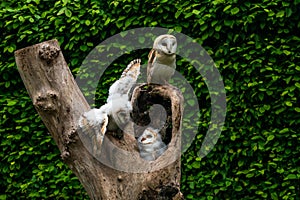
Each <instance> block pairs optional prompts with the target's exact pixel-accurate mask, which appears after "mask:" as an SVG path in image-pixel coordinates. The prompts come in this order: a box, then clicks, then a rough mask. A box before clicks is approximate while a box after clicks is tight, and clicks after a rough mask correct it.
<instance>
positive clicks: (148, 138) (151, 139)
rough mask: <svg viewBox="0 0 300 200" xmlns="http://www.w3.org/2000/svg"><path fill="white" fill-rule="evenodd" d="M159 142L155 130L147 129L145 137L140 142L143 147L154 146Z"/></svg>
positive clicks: (141, 137)
mask: <svg viewBox="0 0 300 200" xmlns="http://www.w3.org/2000/svg"><path fill="white" fill-rule="evenodd" d="M156 140H157V132H156V131H155V130H153V129H150V128H147V129H146V130H145V131H144V133H143V135H141V136H140V137H139V142H140V143H141V144H143V145H147V144H153V143H155V142H156Z"/></svg>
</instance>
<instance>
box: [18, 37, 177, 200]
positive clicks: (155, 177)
mask: <svg viewBox="0 0 300 200" xmlns="http://www.w3.org/2000/svg"><path fill="white" fill-rule="evenodd" d="M15 58H16V63H17V66H18V70H19V72H20V75H21V77H22V80H23V82H24V84H25V87H26V89H27V91H28V93H29V95H30V97H31V99H32V101H33V104H34V107H35V108H36V110H37V112H38V113H39V115H40V116H41V118H42V120H43V122H44V124H45V125H46V127H47V128H48V130H49V132H50V133H51V135H52V137H53V138H54V140H55V142H56V144H57V146H58V148H59V150H60V152H61V157H62V159H63V161H64V162H65V163H66V164H67V165H68V166H69V167H70V169H71V170H72V171H73V172H74V173H75V174H76V176H77V177H78V178H79V180H80V182H81V183H82V185H83V186H84V188H85V189H86V191H87V193H88V195H89V197H90V198H91V199H110V200H113V199H118V200H119V199H128V200H134V199H183V197H182V194H181V192H180V175H181V171H180V170H181V169H180V141H181V118H182V103H183V97H182V95H181V93H180V92H179V91H178V90H177V89H176V88H174V87H172V86H169V85H168V86H166V85H165V86H160V85H150V86H149V85H148V86H147V87H146V86H145V85H142V86H138V87H137V88H136V89H135V90H134V92H133V95H132V104H133V110H134V111H133V113H132V117H133V119H134V121H135V122H136V123H137V124H140V125H142V124H144V125H145V123H146V122H145V120H144V119H145V116H142V115H144V113H145V112H144V111H146V109H147V108H146V107H145V106H146V105H150V106H151V105H153V104H157V103H158V104H159V103H160V101H161V102H168V103H166V104H165V105H163V106H164V107H165V109H166V111H167V115H168V116H167V123H166V124H167V125H168V127H165V129H164V131H165V134H166V135H167V136H168V137H167V138H169V141H168V149H167V151H166V152H164V154H163V155H161V156H160V157H159V158H158V159H157V160H155V161H150V162H149V161H145V160H143V159H142V158H140V157H139V156H138V155H139V154H138V150H137V149H136V140H135V138H134V137H130V135H133V133H124V137H123V138H122V139H117V138H114V137H113V136H112V135H109V134H108V135H106V136H105V140H104V141H106V142H103V143H102V144H101V145H102V149H103V148H104V150H103V152H104V156H102V157H101V159H103V160H97V159H95V157H94V156H93V155H92V154H91V153H90V152H89V151H88V150H87V148H86V147H85V145H84V144H83V142H82V141H81V139H80V137H79V134H80V133H79V131H78V129H77V127H78V119H79V117H80V116H81V115H82V114H83V113H84V112H87V111H88V110H90V106H89V105H88V103H87V101H86V100H85V98H84V96H83V94H82V93H81V91H80V89H79V88H78V86H77V84H76V82H75V80H74V78H73V76H72V74H71V72H70V70H69V68H68V66H67V64H66V62H65V60H64V58H63V54H62V52H61V50H60V47H59V44H58V42H57V41H56V40H51V41H47V42H43V43H40V44H36V45H33V46H30V47H27V48H24V49H21V50H18V51H16V52H15ZM146 121H147V120H146ZM135 131H136V132H138V128H136V130H135ZM112 144H113V145H112ZM116 147H118V148H120V149H122V150H124V151H128V152H133V155H135V156H133V157H132V158H131V159H127V158H124V157H122V156H123V155H121V154H122V151H120V150H118V149H116ZM105 152H106V153H107V154H105ZM124 156H126V155H124ZM105 160H106V161H105ZM107 160H110V161H107ZM111 160H113V162H114V163H117V165H126V166H124V167H125V168H128V169H129V168H130V167H131V166H132V165H135V166H138V167H139V169H142V170H141V171H139V172H138V173H134V172H128V171H126V170H123V171H121V170H117V169H114V168H112V167H110V166H109V165H107V163H108V164H110V163H109V162H111ZM124 160H125V161H124Z"/></svg>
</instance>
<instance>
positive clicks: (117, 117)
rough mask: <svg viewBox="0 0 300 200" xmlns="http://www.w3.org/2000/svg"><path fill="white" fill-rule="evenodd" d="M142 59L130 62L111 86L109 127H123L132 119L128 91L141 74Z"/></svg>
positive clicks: (108, 100) (112, 128)
mask: <svg viewBox="0 0 300 200" xmlns="http://www.w3.org/2000/svg"><path fill="white" fill-rule="evenodd" d="M140 64H141V60H140V59H135V60H133V61H131V62H130V63H129V65H128V66H127V67H126V69H125V70H124V71H123V73H122V75H121V77H120V79H119V80H117V81H116V82H115V83H114V84H112V86H111V87H110V88H109V95H108V98H107V104H109V107H110V112H109V116H110V119H111V120H110V123H109V125H108V129H109V130H112V131H115V130H118V129H122V130H123V128H124V127H125V125H126V124H127V123H128V122H129V120H130V112H131V111H132V107H131V103H130V101H129V97H128V93H129V91H130V89H131V88H132V87H133V86H134V84H135V83H136V81H137V78H138V76H139V74H140Z"/></svg>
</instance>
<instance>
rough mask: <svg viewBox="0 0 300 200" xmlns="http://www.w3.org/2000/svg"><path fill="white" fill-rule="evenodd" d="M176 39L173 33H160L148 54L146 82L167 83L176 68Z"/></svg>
mask: <svg viewBox="0 0 300 200" xmlns="http://www.w3.org/2000/svg"><path fill="white" fill-rule="evenodd" d="M176 48H177V40H176V38H175V37H174V36H173V35H168V34H167V35H160V36H158V37H157V38H156V39H155V40H154V43H153V48H152V50H151V51H150V53H149V55H148V66H147V82H148V83H158V84H167V83H168V82H169V80H170V78H171V77H172V76H173V74H174V72H175V68H176Z"/></svg>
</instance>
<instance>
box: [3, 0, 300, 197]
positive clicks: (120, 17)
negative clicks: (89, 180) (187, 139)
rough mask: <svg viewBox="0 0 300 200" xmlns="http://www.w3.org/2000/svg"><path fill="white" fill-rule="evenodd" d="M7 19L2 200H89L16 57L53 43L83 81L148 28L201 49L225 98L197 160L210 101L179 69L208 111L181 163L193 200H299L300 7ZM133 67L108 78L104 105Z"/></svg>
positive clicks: (72, 9)
mask: <svg viewBox="0 0 300 200" xmlns="http://www.w3.org/2000/svg"><path fill="white" fill-rule="evenodd" d="M0 8H1V9H0V19H1V21H0V52H1V53H0V87H1V90H0V103H1V104H0V105H1V109H0V117H1V120H0V124H1V126H0V147H1V151H0V159H1V162H0V174H1V175H0V177H1V178H0V188H1V192H0V199H49V198H53V199H59V198H60V199H87V198H88V197H87V195H86V193H85V191H84V189H83V188H82V186H81V185H80V183H79V181H78V179H77V178H76V177H75V176H74V175H73V174H72V173H71V171H70V170H69V169H68V168H67V167H66V166H65V165H64V164H63V163H62V161H61V158H60V154H59V151H58V149H57V148H56V146H55V144H54V142H53V140H52V139H51V136H50V135H49V134H48V132H47V130H46V129H45V127H44V125H43V123H42V121H41V120H40V118H39V116H38V115H37V113H36V111H35V109H34V108H33V106H32V102H31V100H30V98H29V96H28V94H27V92H26V89H25V87H24V85H23V83H22V81H21V79H20V76H19V74H18V71H17V67H16V64H15V60H14V51H15V50H17V49H20V48H23V47H26V46H30V45H33V44H36V43H39V42H43V41H46V40H50V39H54V38H56V39H58V41H59V42H60V45H61V48H62V51H63V54H64V56H65V59H66V61H67V62H68V65H69V67H70V68H71V70H72V72H73V73H74V75H76V72H77V70H78V68H79V67H80V65H81V62H82V61H83V60H84V58H85V56H86V55H87V54H88V53H89V51H91V50H92V49H93V48H94V47H95V46H97V45H98V44H99V43H100V42H101V41H103V40H105V39H106V38H109V37H110V36H112V35H114V34H117V33H119V32H121V31H124V30H129V29H132V28H137V27H149V26H152V27H163V28H168V29H174V30H175V31H177V32H181V33H184V34H186V35H188V36H190V37H192V38H194V39H195V41H197V42H198V43H199V44H201V45H202V46H203V47H204V48H205V49H206V50H207V52H208V53H209V54H210V56H211V57H212V58H213V59H214V61H215V63H216V65H217V68H218V70H219V71H220V73H221V75H222V77H223V80H224V85H225V89H226V96H227V113H226V114H227V115H226V122H225V127H224V130H223V132H222V134H221V137H220V138H219V140H218V143H217V144H216V146H215V147H214V149H213V150H212V151H211V152H210V153H209V154H208V155H207V156H206V157H204V158H202V159H200V158H198V157H197V152H198V151H199V149H200V147H201V142H202V141H203V138H204V136H205V133H206V130H207V127H208V125H209V119H210V109H209V106H210V102H209V99H210V97H209V93H208V91H207V89H206V87H205V84H204V82H203V81H200V80H201V77H199V76H197V77H193V75H192V74H193V73H191V70H192V68H186V69H184V68H183V67H180V64H182V63H184V61H181V60H180V59H179V60H178V63H177V64H178V65H179V69H180V71H181V72H182V74H184V75H185V76H188V77H187V78H188V80H189V81H190V83H191V85H192V86H193V89H194V91H195V92H196V95H197V97H198V99H199V104H200V105H201V108H200V111H201V118H200V124H201V126H200V127H199V132H198V134H197V137H196V138H197V140H195V141H194V142H193V144H192V146H191V147H190V148H189V149H188V150H187V151H186V152H185V153H184V155H183V156H182V191H183V192H184V195H185V197H186V199H300V197H299V196H300V134H299V129H300V103H299V102H300V99H299V98H300V97H299V96H300V53H299V47H300V15H299V13H300V1H299V0H291V1H279V0H262V1H250V0H248V1H241V0H240V1H239V0H233V1H225V0H214V1H213V0H212V1H201V3H199V2H198V1H196V0H193V1H181V0H160V1H152V0H145V1H137V0H118V1H95V0H74V1H73V0H72V1H71V0H22V1H17V0H12V1H1V3H0ZM140 57H142V59H144V60H146V59H147V54H146V53H143V54H142V55H140ZM130 59H132V57H129V58H124V59H120V60H119V61H118V62H119V63H122V64H121V65H116V66H115V67H112V68H109V69H110V70H108V71H107V72H106V73H107V75H106V76H104V77H103V78H104V79H103V82H102V85H101V86H99V87H100V88H99V92H98V97H99V98H98V99H99V102H101V101H104V100H105V99H106V97H107V96H106V95H107V89H108V88H109V86H110V85H111V84H112V83H113V82H114V81H115V80H116V78H118V77H119V75H120V72H121V71H122V67H125V66H126V65H127V64H128V62H129V60H130ZM120 66H121V67H120Z"/></svg>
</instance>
